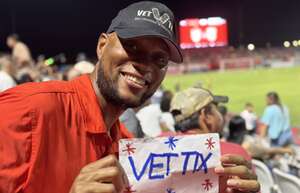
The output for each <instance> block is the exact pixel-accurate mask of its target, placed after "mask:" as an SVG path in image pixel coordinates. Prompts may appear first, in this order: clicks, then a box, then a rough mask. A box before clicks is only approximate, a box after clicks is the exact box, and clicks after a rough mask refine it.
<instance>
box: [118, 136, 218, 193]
mask: <svg viewBox="0 0 300 193" xmlns="http://www.w3.org/2000/svg"><path fill="white" fill-rule="evenodd" d="M119 160H120V163H121V165H122V166H123V168H124V170H125V172H126V174H127V176H128V178H129V182H130V186H129V187H127V188H126V190H125V191H124V193H199V192H201V193H218V191H219V178H218V176H217V175H216V174H215V173H214V168H215V167H217V166H219V165H220V143H219V135H218V134H203V135H180V136H174V137H159V138H144V139H122V140H120V144H119Z"/></svg>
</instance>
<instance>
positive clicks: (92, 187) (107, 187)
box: [71, 182, 117, 193]
mask: <svg viewBox="0 0 300 193" xmlns="http://www.w3.org/2000/svg"><path fill="white" fill-rule="evenodd" d="M71 192H72V193H73V192H74V193H81V192H89V193H117V191H116V188H115V186H114V185H113V184H103V183H97V182H91V183H87V184H78V185H77V186H76V187H73V188H72V191H71Z"/></svg>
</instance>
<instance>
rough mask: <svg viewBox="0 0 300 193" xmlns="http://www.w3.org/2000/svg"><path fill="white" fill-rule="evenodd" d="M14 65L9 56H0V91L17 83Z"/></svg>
mask: <svg viewBox="0 0 300 193" xmlns="http://www.w3.org/2000/svg"><path fill="white" fill-rule="evenodd" d="M13 69H14V67H13V65H12V61H11V59H10V57H8V56H2V57H0V92H2V91H4V90H6V89H9V88H12V87H14V86H16V85H17V83H16V81H15V80H14V76H13V75H14V70H13Z"/></svg>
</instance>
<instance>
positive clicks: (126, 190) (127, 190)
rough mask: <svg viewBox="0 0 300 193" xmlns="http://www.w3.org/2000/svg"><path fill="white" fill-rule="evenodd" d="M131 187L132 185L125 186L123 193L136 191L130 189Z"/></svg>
mask: <svg viewBox="0 0 300 193" xmlns="http://www.w3.org/2000/svg"><path fill="white" fill-rule="evenodd" d="M131 188H132V186H128V187H126V188H125V190H124V192H123V193H133V192H136V191H135V190H131Z"/></svg>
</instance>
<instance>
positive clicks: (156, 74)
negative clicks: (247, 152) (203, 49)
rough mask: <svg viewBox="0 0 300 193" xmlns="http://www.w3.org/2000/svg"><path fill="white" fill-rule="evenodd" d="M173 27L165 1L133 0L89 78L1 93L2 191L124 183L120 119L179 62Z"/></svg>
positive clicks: (116, 190) (106, 187) (74, 191)
mask: <svg viewBox="0 0 300 193" xmlns="http://www.w3.org/2000/svg"><path fill="white" fill-rule="evenodd" d="M174 30H175V27H174V16H173V13H172V12H171V11H170V10H169V9H168V8H167V7H166V6H165V5H163V4H161V3H156V2H150V1H143V2H138V3H134V4H132V5H130V6H128V7H126V8H125V9H123V10H121V11H120V12H119V14H118V15H117V16H116V17H115V19H114V20H113V21H112V23H111V25H110V27H109V29H108V31H107V33H102V34H101V35H100V37H99V40H98V45H97V49H96V52H97V56H98V62H97V64H96V67H95V70H94V72H93V73H92V74H91V75H90V76H88V75H83V76H80V77H78V78H77V79H74V80H72V81H70V82H62V81H50V82H43V83H29V84H24V85H21V86H18V87H15V88H13V89H9V90H7V91H5V92H2V93H0V109H1V112H0V115H1V116H0V192H6V193H20V192H22V193H48V192H49V193H53V192H59V193H67V192H71V193H88V192H89V193H91V192H92V193H120V192H123V190H125V189H128V187H126V186H127V177H126V174H125V173H124V171H123V169H122V167H121V166H120V164H119V162H118V160H117V159H116V157H115V156H114V154H117V152H118V140H119V139H120V138H122V137H131V135H130V134H129V133H127V131H126V129H124V127H123V126H122V125H121V124H120V122H119V119H118V118H119V116H120V115H121V113H122V112H123V111H124V110H125V109H126V108H128V107H137V106H139V105H141V104H142V103H143V102H144V101H146V100H147V99H148V98H149V97H150V96H151V95H152V94H153V93H154V92H155V91H156V89H157V88H158V87H159V85H160V84H161V82H162V80H163V78H164V76H165V74H166V70H167V66H168V62H169V61H173V62H177V63H180V62H182V55H181V53H180V50H179V48H178V45H177V43H176V36H175V34H176V33H175V31H174ZM245 180H246V179H245Z"/></svg>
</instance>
